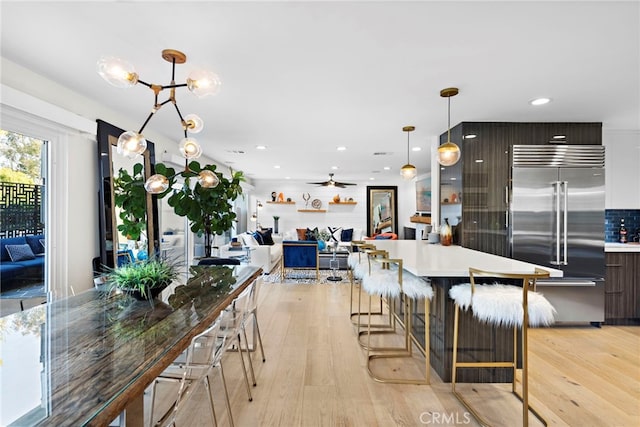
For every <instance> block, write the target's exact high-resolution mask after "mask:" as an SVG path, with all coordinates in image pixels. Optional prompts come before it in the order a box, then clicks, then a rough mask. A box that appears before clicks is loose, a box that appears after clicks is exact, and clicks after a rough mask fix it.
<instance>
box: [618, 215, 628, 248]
mask: <svg viewBox="0 0 640 427" xmlns="http://www.w3.org/2000/svg"><path fill="white" fill-rule="evenodd" d="M618 235H619V237H618V241H619V242H620V243H627V227H625V226H624V218H621V219H620V230H619V231H618Z"/></svg>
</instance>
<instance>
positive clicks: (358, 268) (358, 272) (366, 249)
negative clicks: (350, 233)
mask: <svg viewBox="0 0 640 427" xmlns="http://www.w3.org/2000/svg"><path fill="white" fill-rule="evenodd" d="M351 248H352V252H351V253H350V254H349V257H348V259H347V263H348V265H349V281H350V290H349V293H350V300H349V315H350V317H351V323H352V324H353V325H355V326H356V327H357V330H358V332H361V331H360V329H361V327H362V322H361V316H363V315H366V316H368V315H369V314H371V315H378V316H381V315H383V314H384V313H383V311H382V298H380V307H379V308H378V311H376V312H372V313H370V312H366V311H361V310H362V287H361V286H360V285H357V284H356V280H357V281H358V282H360V283H361V282H362V277H363V276H364V275H366V274H368V272H369V260H368V254H369V253H370V252H371V251H375V250H376V247H375V245H374V244H372V243H366V242H364V241H357V242H355V241H354V242H352V245H351ZM356 286H358V311H353V288H354V287H356ZM354 316H357V318H356V320H355V321H354V320H353V317H354ZM372 327H373V328H392V327H394V326H393V324H392V320H391V318H390V319H389V324H383V325H372ZM361 345H362V343H361Z"/></svg>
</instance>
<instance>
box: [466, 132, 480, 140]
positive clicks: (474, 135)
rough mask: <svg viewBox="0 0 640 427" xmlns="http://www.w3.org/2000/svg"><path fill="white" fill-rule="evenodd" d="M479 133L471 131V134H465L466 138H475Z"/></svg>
mask: <svg viewBox="0 0 640 427" xmlns="http://www.w3.org/2000/svg"><path fill="white" fill-rule="evenodd" d="M477 136H478V135H476V134H475V133H470V134H469V135H465V136H464V139H473V138H475V137H477Z"/></svg>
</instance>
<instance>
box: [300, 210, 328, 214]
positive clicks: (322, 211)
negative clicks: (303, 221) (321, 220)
mask: <svg viewBox="0 0 640 427" xmlns="http://www.w3.org/2000/svg"><path fill="white" fill-rule="evenodd" d="M326 211H327V210H326V209H298V212H321V213H324V212H326Z"/></svg>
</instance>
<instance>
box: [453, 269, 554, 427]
mask: <svg viewBox="0 0 640 427" xmlns="http://www.w3.org/2000/svg"><path fill="white" fill-rule="evenodd" d="M548 277H549V272H547V271H545V270H542V269H540V268H535V271H534V272H533V273H527V274H516V273H505V272H495V271H486V270H479V269H476V268H469V279H470V283H463V284H460V285H455V286H452V287H451V289H449V296H450V297H451V299H453V301H454V304H455V312H454V324H453V360H452V373H451V389H452V391H453V394H454V395H455V396H456V398H457V399H458V400H459V401H460V403H462V404H463V405H464V406H465V407H466V408H467V409H468V410H469V411H470V412H471V414H472V415H473V416H474V417H475V419H476V420H477V421H478V422H479V423H480V424H482V425H489V424H488V423H487V422H486V421H485V420H484V419H483V418H482V417H481V416H480V415H479V414H478V412H477V411H476V410H475V409H474V408H473V407H472V405H470V404H469V403H468V402H467V400H465V399H464V397H463V396H462V395H461V394H460V393H459V392H458V391H457V390H456V375H457V372H458V369H459V368H511V370H512V375H513V378H512V381H511V392H512V393H513V394H514V395H515V396H516V397H517V398H518V399H520V401H521V402H522V424H523V426H525V427H526V426H528V425H529V410H530V411H531V412H532V413H533V414H534V415H535V416H536V418H538V419H539V420H540V421H541V422H542V423H543V424H544V425H545V426H546V425H547V423H546V421H545V420H544V418H543V417H542V416H541V415H540V414H539V413H538V412H537V411H536V410H535V409H533V408H532V407H531V406H530V405H529V359H528V357H527V350H528V348H527V341H528V329H529V327H538V326H549V325H551V324H553V323H554V313H555V309H554V308H553V306H552V305H551V303H550V302H549V301H548V300H547V299H546V298H545V297H544V296H543V295H542V294H540V293H538V292H535V289H536V281H537V280H539V279H543V278H548ZM498 280H499V281H498ZM477 281H482V282H483V283H477ZM500 281H502V283H500ZM514 281H515V282H517V283H518V285H514V284H512V283H513V282H514ZM505 282H506V283H505ZM461 309H462V310H464V311H468V310H471V312H472V314H473V318H475V319H477V320H478V321H480V322H483V323H488V324H490V325H493V326H494V327H500V326H503V327H511V328H513V360H511V361H472V362H469V361H464V362H460V361H459V360H458V352H459V349H458V341H459V336H458V334H459V328H460V310H461ZM518 330H521V331H522V339H521V341H522V343H521V345H522V349H521V350H522V376H521V383H522V394H519V393H518V392H517V391H516V373H517V370H518Z"/></svg>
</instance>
